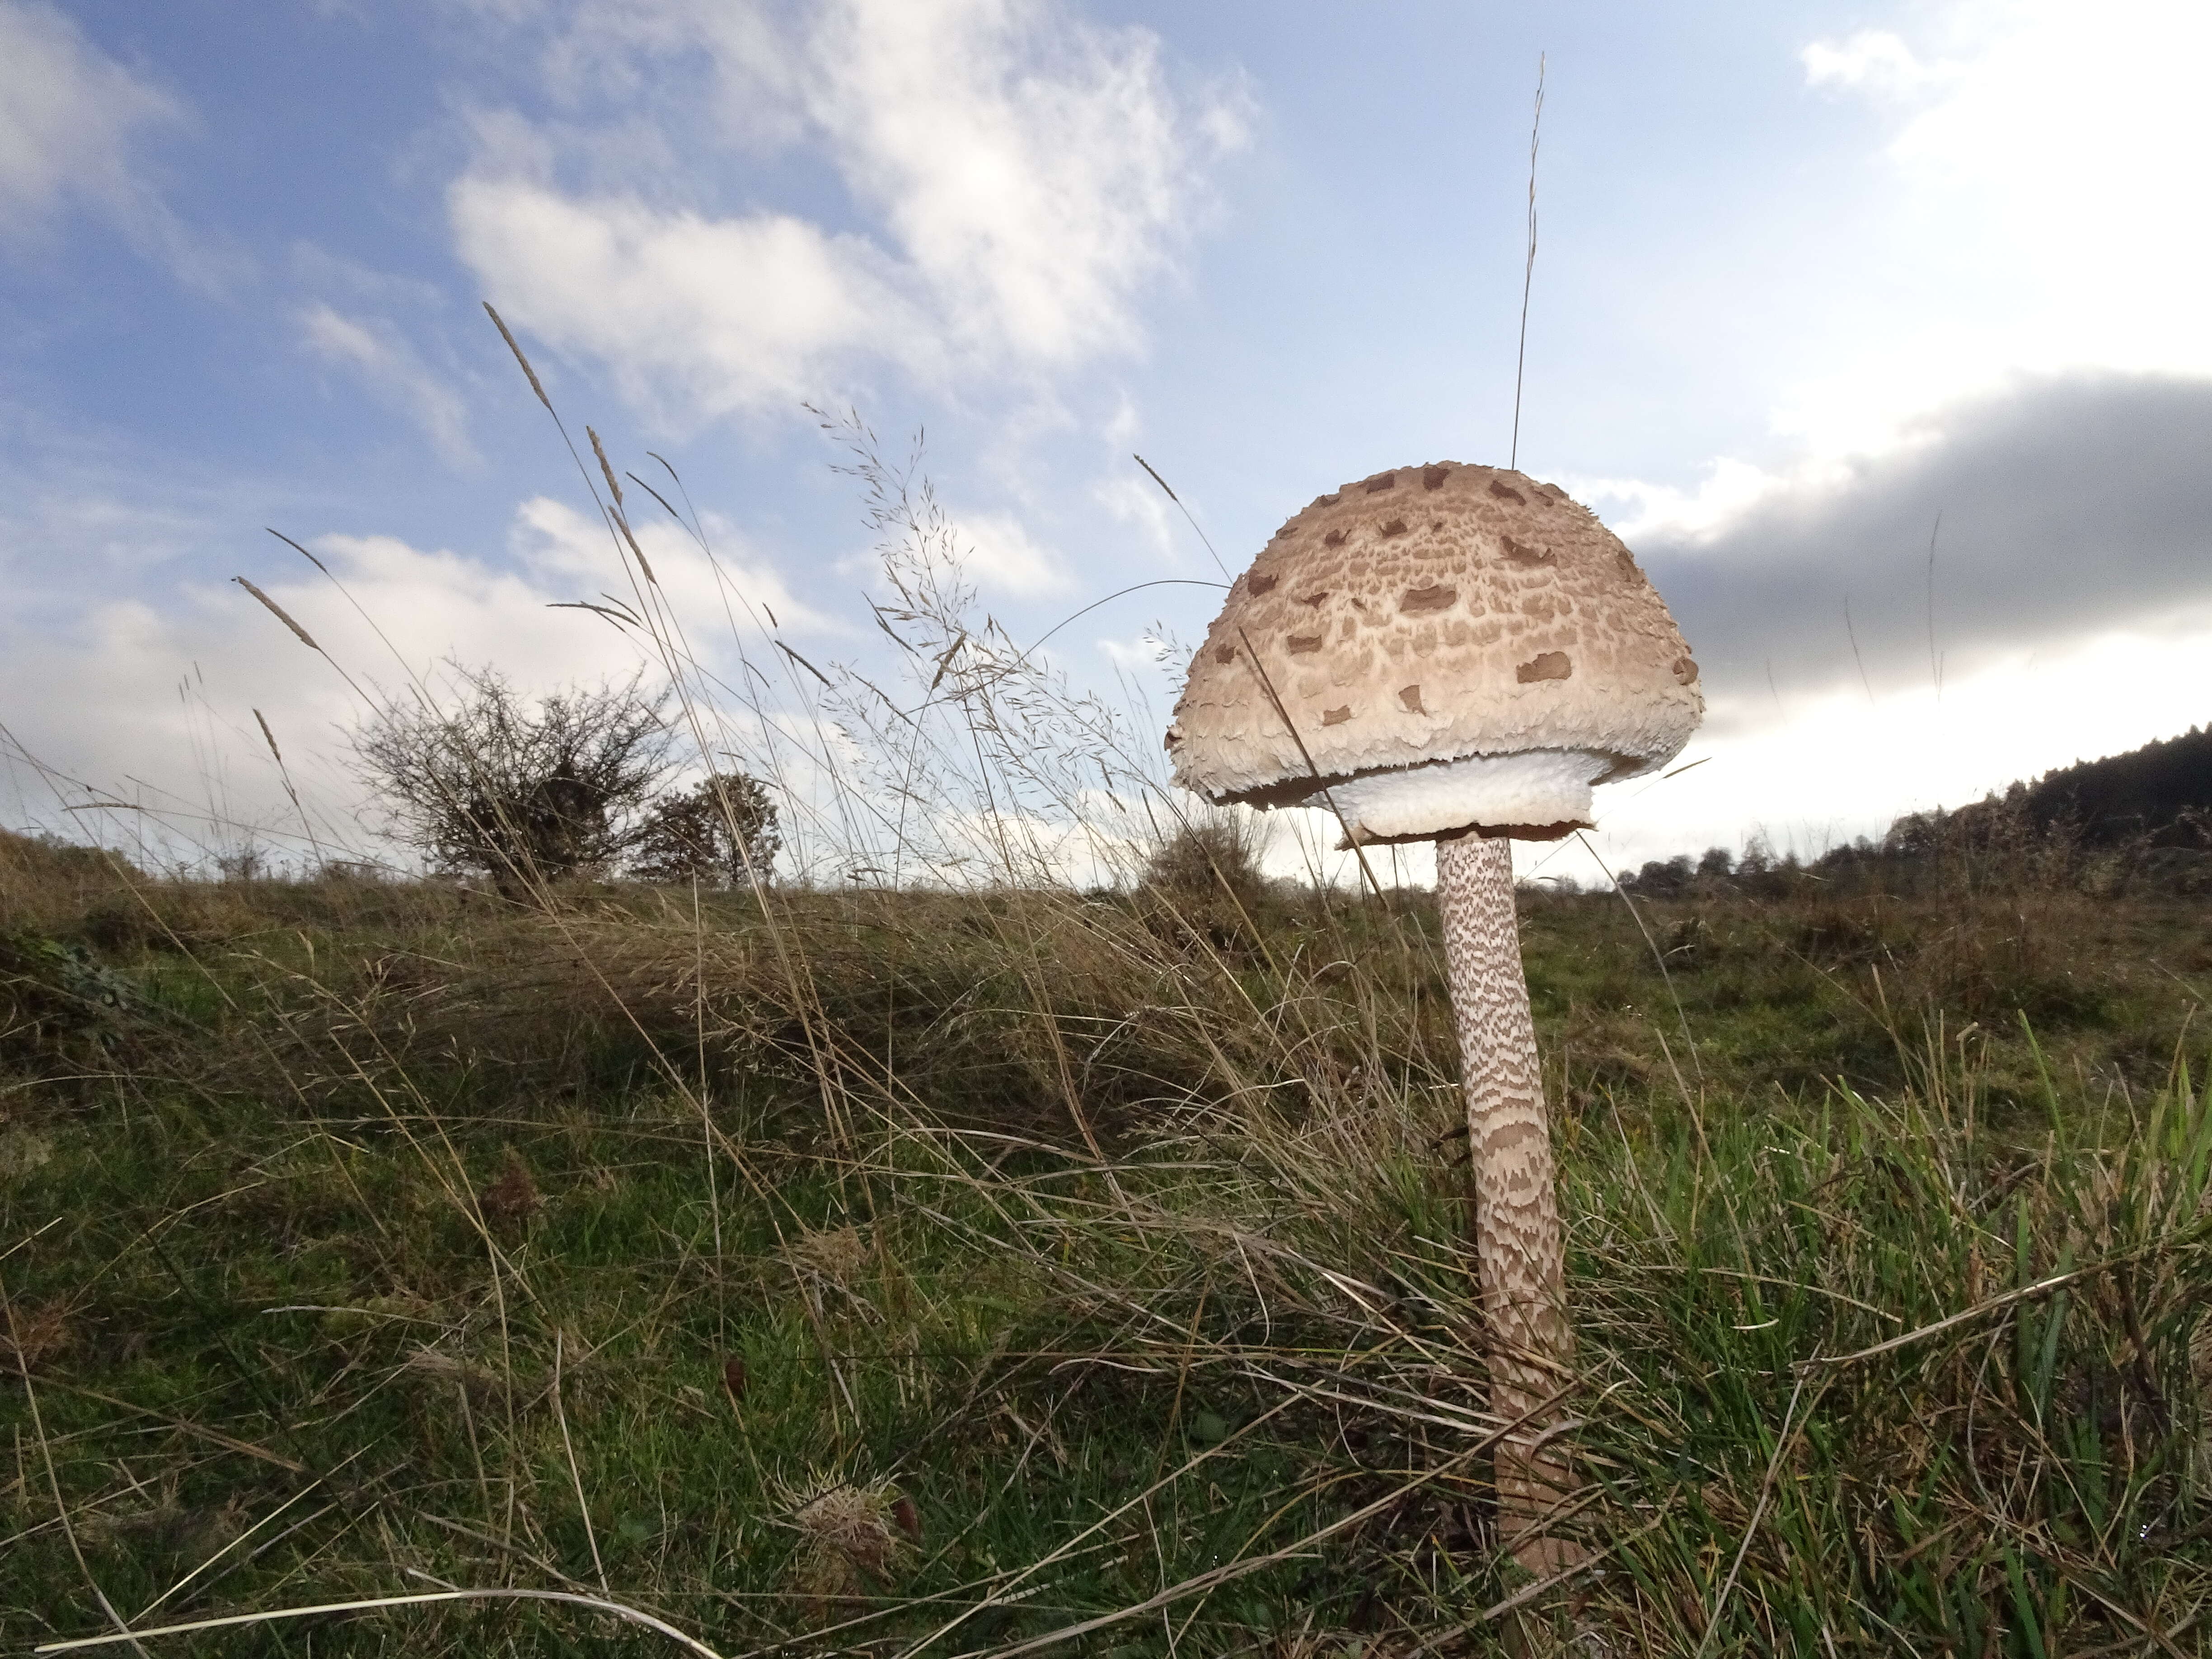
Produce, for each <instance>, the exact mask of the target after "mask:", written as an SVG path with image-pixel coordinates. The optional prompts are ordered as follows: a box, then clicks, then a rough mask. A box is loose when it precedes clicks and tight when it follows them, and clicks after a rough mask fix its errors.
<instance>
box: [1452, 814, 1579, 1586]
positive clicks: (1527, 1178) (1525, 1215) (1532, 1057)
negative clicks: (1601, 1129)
mask: <svg viewBox="0 0 2212 1659" xmlns="http://www.w3.org/2000/svg"><path fill="white" fill-rule="evenodd" d="M1437 905H1438V908H1440V910H1441V911H1442V913H1443V936H1444V963H1445V967H1446V969H1447V971H1448V973H1449V976H1450V981H1451V1001H1452V1016H1453V1018H1454V1021H1455V1023H1456V1024H1457V1026H1458V1028H1459V1051H1460V1072H1461V1076H1462V1079H1463V1080H1464V1082H1465V1085H1466V1088H1467V1126H1468V1146H1469V1147H1470V1148H1471V1149H1472V1152H1473V1155H1474V1195H1475V1246H1474V1249H1475V1263H1476V1271H1477V1275H1478V1288H1479V1290H1480V1295H1481V1302H1482V1311H1483V1316H1484V1320H1485V1323H1486V1326H1487V1333H1486V1334H1487V1347H1488V1353H1487V1358H1488V1362H1489V1368H1490V1409H1491V1411H1492V1413H1493V1414H1494V1415H1496V1416H1498V1417H1500V1418H1503V1419H1505V1420H1506V1421H1507V1422H1509V1423H1511V1422H1515V1421H1517V1420H1519V1419H1524V1418H1525V1419H1528V1420H1527V1421H1526V1422H1525V1423H1524V1424H1522V1426H1521V1427H1520V1428H1519V1429H1517V1430H1516V1431H1514V1432H1513V1433H1511V1434H1510V1435H1509V1436H1508V1437H1506V1438H1505V1439H1504V1440H1502V1441H1501V1442H1500V1443H1498V1459H1497V1462H1498V1469H1497V1476H1498V1528H1499V1530H1500V1533H1501V1534H1502V1535H1503V1537H1504V1541H1505V1544H1506V1547H1508V1548H1509V1549H1510V1550H1511V1551H1512V1552H1513V1554H1514V1557H1515V1559H1517V1560H1518V1561H1519V1562H1520V1564H1521V1565H1522V1566H1523V1567H1526V1568H1528V1570H1529V1571H1532V1572H1534V1573H1537V1574H1539V1575H1548V1574H1549V1573H1551V1572H1553V1571H1558V1570H1559V1568H1561V1567H1563V1566H1566V1565H1571V1563H1572V1561H1573V1560H1575V1559H1577V1557H1578V1552H1577V1551H1575V1550H1574V1548H1573V1547H1572V1546H1571V1544H1569V1543H1567V1542H1566V1541H1564V1540H1561V1539H1556V1538H1552V1537H1549V1536H1547V1534H1546V1533H1545V1530H1544V1528H1545V1523H1546V1521H1547V1517H1548V1515H1549V1513H1550V1512H1551V1511H1552V1510H1553V1509H1554V1508H1555V1507H1556V1506H1557V1505H1558V1504H1559V1502H1560V1500H1561V1499H1562V1498H1564V1497H1565V1492H1566V1490H1567V1481H1566V1474H1567V1472H1566V1468H1565V1464H1564V1463H1562V1462H1560V1461H1559V1458H1558V1456H1557V1455H1556V1454H1555V1453H1548V1452H1546V1451H1544V1450H1541V1449H1540V1448H1539V1446H1538V1441H1539V1440H1540V1438H1541V1437H1542V1436H1543V1435H1544V1433H1545V1431H1547V1429H1550V1428H1552V1427H1553V1426H1554V1425H1556V1424H1557V1422H1558V1420H1559V1418H1560V1417H1561V1416H1562V1415H1563V1414H1564V1413H1562V1412H1561V1411H1560V1410H1559V1407H1558V1406H1557V1405H1556V1404H1555V1405H1553V1406H1552V1407H1548V1408H1544V1402H1545V1401H1547V1399H1550V1398H1551V1397H1552V1396H1553V1395H1556V1394H1558V1393H1559V1388H1560V1384H1561V1383H1562V1382H1563V1381H1564V1380H1565V1367H1566V1366H1567V1364H1569V1362H1570V1361H1571V1359H1572V1358H1573V1353H1574V1340H1573V1335H1572V1333H1571V1331H1570V1329H1569V1328H1568V1325H1567V1309H1566V1252H1565V1241H1564V1239H1563V1237H1562V1236H1561V1233H1560V1231H1559V1197H1558V1194H1557V1193H1556V1191H1555V1190H1554V1171H1553V1163H1552V1133H1551V1126H1550V1123H1549V1122H1548V1121H1547V1118H1546V1115H1545V1111H1544V1085H1543V1074H1542V1073H1541V1071H1540V1070H1539V1069H1538V1063H1537V1059H1536V1030H1535V1026H1534V1023H1533V1022H1532V1021H1531V1019H1530V1018H1529V1014H1528V981H1526V980H1525V979H1524V978H1523V977H1522V972H1521V939H1520V931H1519V928H1518V927H1517V926H1516V920H1515V916H1514V911H1513V847H1512V843H1511V842H1510V841H1508V840H1507V839H1506V838H1505V837H1504V836H1503V835H1485V834H1483V833H1481V832H1480V831H1478V830H1464V831H1462V832H1461V833H1460V834H1458V835H1455V836H1442V837H1439V838H1438V839H1437Z"/></svg>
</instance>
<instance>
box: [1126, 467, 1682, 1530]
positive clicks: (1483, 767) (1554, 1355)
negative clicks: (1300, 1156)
mask: <svg viewBox="0 0 2212 1659" xmlns="http://www.w3.org/2000/svg"><path fill="white" fill-rule="evenodd" d="M1697 679H1698V668H1697V665H1696V663H1694V662H1693V661H1692V659H1691V657H1690V653H1689V648H1688V647H1686V645H1684V644H1683V642H1682V636H1681V635H1680V632H1679V631H1678V630H1677V629H1676V628H1675V626H1674V619H1673V618H1672V617H1670V616H1668V613H1667V607H1666V606H1665V605H1662V603H1661V602H1660V599H1659V596H1658V595H1657V594H1656V592H1653V591H1652V588H1651V585H1650V582H1649V581H1647V580H1645V579H1644V573H1643V572H1642V571H1641V570H1640V569H1638V568H1637V564H1636V561H1635V560H1634V558H1632V556H1630V554H1629V551H1628V550H1627V549H1626V547H1624V546H1623V545H1622V544H1621V543H1620V539H1619V538H1616V537H1615V536H1614V535H1613V533H1612V532H1610V531H1608V530H1607V529H1606V527H1605V526H1603V525H1601V524H1600V523H1599V522H1598V520H1597V519H1596V518H1595V515H1594V514H1592V513H1590V512H1589V509H1587V508H1586V507H1581V506H1578V505H1577V504H1576V503H1575V502H1573V501H1570V500H1569V499H1568V498H1567V496H1566V494H1565V491H1563V490H1561V489H1559V488H1558V487H1556V486H1555V485H1552V484H1547V483H1538V482H1537V481H1536V480H1534V479H1533V478H1530V477H1527V476H1525V475H1524V474H1522V473H1520V472H1515V471H1501V470H1499V469H1497V468H1493V467H1487V466H1473V465H1458V464H1454V463H1444V464H1440V465H1430V466H1415V467H1404V468H1399V469H1396V470H1394V471H1389V472H1378V473H1376V474H1375V475H1374V476H1373V477H1369V478H1364V479H1362V480H1360V481H1359V482H1358V483H1349V484H1346V485H1345V486H1344V487H1343V488H1342V489H1338V490H1335V491H1333V492H1331V493H1330V494H1328V495H1322V496H1319V497H1317V498H1316V500H1315V501H1313V503H1312V504H1311V505H1310V506H1309V507H1307V508H1306V509H1305V510H1304V512H1302V513H1298V514H1297V516H1296V517H1294V518H1292V519H1291V520H1290V521H1289V522H1288V523H1286V524H1285V525H1284V526H1283V527H1282V528H1281V529H1280V530H1279V531H1277V532H1275V534H1274V536H1273V538H1272V539H1271V540H1270V541H1269V542H1268V544H1267V547H1266V548H1265V549H1264V550H1261V554H1260V556H1259V557H1258V558H1257V559H1256V560H1255V561H1254V562H1253V565H1252V568H1250V569H1249V570H1248V571H1246V572H1245V573H1244V574H1243V575H1242V576H1240V577H1238V578H1237V581H1236V583H1235V584H1234V585H1233V586H1231V589H1230V592H1229V599H1228V601H1227V603H1226V604H1225V605H1224V607H1223V609H1222V611H1221V615H1220V616H1219V617H1218V618H1217V619H1216V620H1215V622H1214V623H1213V626H1212V629H1211V630H1209V632H1208V633H1207V635H1206V643H1205V645H1204V646H1203V647H1201V648H1200V650H1199V652H1198V653H1197V655H1196V656H1195V657H1194V659H1192V663H1191V669H1190V676H1189V679H1188V683H1187V684H1185V686H1184V688H1183V694H1182V699H1181V701H1180V702H1177V703H1176V711H1175V719H1174V723H1173V724H1172V725H1170V726H1169V728H1168V733H1167V746H1168V750H1169V752H1170V756H1171V757H1172V758H1173V763H1174V767H1175V772H1176V778H1177V781H1180V782H1181V783H1182V784H1183V785H1184V787H1188V788H1189V789H1192V790H1194V791H1195V792H1197V793H1200V794H1202V795H1204V796H1206V798H1207V799H1210V800H1212V801H1214V802H1216V803H1217V804H1225V803H1228V802H1232V801H1234V802H1243V803H1244V804H1247V805H1255V806H1262V807H1272V806H1285V805H1298V804H1309V805H1328V806H1329V807H1330V808H1332V809H1333V810H1334V811H1335V813H1336V814H1337V816H1338V817H1339V818H1340V820H1341V821H1342V823H1343V825H1344V828H1345V832H1346V836H1348V837H1349V838H1350V839H1351V840H1352V841H1353V842H1411V841H1425V840H1433V841H1434V842H1436V848H1437V904H1438V908H1439V909H1440V911H1441V913H1442V917H1443V939H1444V957H1445V963H1446V968H1447V970H1448V972H1449V978H1450V983H1451V1002H1452V1012H1453V1018H1454V1019H1455V1023H1456V1024H1457V1027H1458V1033H1459V1044H1460V1057H1461V1066H1462V1078H1463V1080H1464V1085H1465V1089H1466V1092H1467V1105H1468V1138H1469V1145H1470V1146H1471V1148H1472V1152H1473V1156H1474V1184H1475V1206H1476V1209H1475V1215H1476V1224H1475V1255H1476V1272H1477V1275H1478V1279H1479V1286H1478V1288H1479V1292H1480V1302H1481V1305H1482V1309H1483V1311H1484V1315H1485V1317H1486V1324H1487V1360H1488V1365H1489V1370H1490V1378H1491V1410H1492V1413H1493V1414H1495V1415H1497V1416H1498V1417H1501V1418H1503V1419H1505V1420H1506V1421H1507V1422H1509V1423H1517V1424H1518V1425H1520V1426H1519V1428H1518V1430H1517V1431H1516V1432H1515V1433H1513V1434H1511V1435H1510V1436H1509V1437H1507V1438H1506V1439H1504V1441H1502V1442H1501V1443H1500V1446H1499V1450H1498V1460H1497V1461H1498V1471H1497V1473H1498V1512H1499V1519H1500V1526H1501V1529H1502V1532H1503V1534H1504V1539H1505V1541H1506V1543H1507V1545H1508V1547H1510V1549H1511V1550H1512V1551H1513V1553H1514V1554H1515V1556H1516V1558H1517V1559H1519V1560H1520V1562H1521V1563H1522V1565H1524V1566H1526V1567H1528V1568H1529V1569H1530V1570H1531V1571H1537V1572H1545V1571H1550V1570H1553V1569H1554V1568H1556V1567H1557V1566H1559V1565H1563V1564H1564V1563H1565V1562H1566V1561H1567V1560H1569V1559H1572V1556H1571V1551H1570V1549H1569V1548H1568V1547H1567V1546H1566V1545H1565V1543H1564V1542H1563V1541H1559V1540H1558V1539H1556V1538H1553V1537H1552V1536H1551V1535H1550V1534H1548V1532H1547V1512H1548V1511H1549V1510H1551V1509H1552V1507H1553V1505H1554V1504H1556V1502H1557V1501H1558V1498H1559V1496H1560V1495H1561V1493H1562V1490H1563V1486H1562V1482H1563V1480H1564V1470H1563V1469H1562V1468H1561V1467H1560V1465H1559V1462H1558V1461H1557V1459H1556V1457H1555V1456H1554V1455H1552V1454H1550V1453H1547V1451H1546V1450H1545V1449H1544V1439H1545V1435H1546V1431H1547V1430H1548V1429H1550V1428H1552V1427H1553V1426H1554V1425H1556V1423H1557V1421H1558V1420H1559V1418H1560V1417H1561V1416H1562V1415H1563V1414H1564V1413H1561V1412H1560V1411H1559V1408H1558V1407H1557V1405H1556V1403H1554V1402H1556V1401H1557V1399H1558V1397H1559V1395H1560V1394H1561V1392H1562V1385H1563V1383H1564V1380H1565V1377H1566V1376H1567V1375H1568V1371H1567V1367H1568V1364H1569V1363H1570V1361H1571V1358H1572V1352H1573V1350H1572V1339H1571V1331H1570V1328H1569V1326H1568V1322H1567V1316H1566V1304H1565V1248H1564V1242H1563V1240H1562V1237H1561V1234H1560V1229H1559V1201H1558V1198H1557V1195H1556V1194H1555V1192H1554V1190H1553V1161H1552V1142H1551V1133H1550V1126H1549V1123H1548V1121H1547V1117H1546V1115H1545V1109H1544V1096H1543V1085H1542V1075H1541V1072H1540V1070H1539V1068H1538V1062H1537V1057H1536V1040H1535V1030H1534V1026H1533V1024H1531V1022H1530V1019H1529V1013H1528V985H1527V981H1525V980H1524V979H1523V978H1522V971H1521V953H1520V943H1519V935H1518V932H1517V929H1516V921H1515V916H1514V908H1513V865H1512V848H1511V845H1510V841H1509V839H1508V838H1509V837H1512V838H1517V839H1520V840H1524V841H1541V840H1551V839H1556V838H1557V837H1559V836H1564V835H1566V834H1568V833H1570V832H1571V831H1572V830H1574V829H1580V828H1583V827H1587V826H1588V825H1589V823H1590V821H1591V799H1590V792H1591V789H1592V787H1593V786H1595V785H1596V784H1599V783H1604V782H1608V781H1613V780H1615V779H1619V778H1626V777H1632V776H1634V775H1637V774H1638V773H1641V772H1646V771H1649V770H1650V769H1653V768H1655V767H1658V766H1662V765H1664V764H1665V763H1667V762H1668V761H1669V760H1671V759H1673V758H1674V756H1675V755H1677V754H1679V753H1680V751H1681V748H1682V745H1683V744H1685V743H1686V742H1687V741H1688V740H1689V737H1690V733H1691V732H1692V731H1693V730H1694V729H1695V728H1696V726H1697V724H1698V721H1699V719H1700V717H1701V716H1702V715H1703V714H1704V712H1705V698H1704V696H1703V695H1702V694H1701V693H1700V692H1699V690H1698V686H1697Z"/></svg>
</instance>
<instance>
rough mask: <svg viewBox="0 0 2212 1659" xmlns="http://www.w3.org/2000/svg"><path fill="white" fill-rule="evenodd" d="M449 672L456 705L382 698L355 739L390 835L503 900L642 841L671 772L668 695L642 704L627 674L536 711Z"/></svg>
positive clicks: (478, 678)
mask: <svg viewBox="0 0 2212 1659" xmlns="http://www.w3.org/2000/svg"><path fill="white" fill-rule="evenodd" d="M453 666H454V673H455V677H456V678H457V679H458V680H459V690H460V696H459V698H458V700H457V701H456V702H454V703H453V706H451V707H450V708H437V707H435V705H433V704H431V703H430V702H428V699H422V700H418V701H416V702H398V701H393V702H387V703H386V704H385V705H384V706H383V707H382V708H380V709H378V710H377V711H376V713H375V714H374V715H372V716H371V717H370V718H369V719H368V720H367V721H366V722H365V723H364V724H363V725H362V726H361V727H360V728H359V729H358V730H356V732H355V733H354V734H353V750H354V755H355V757H356V763H357V766H358V769H359V770H360V772H361V775H362V777H363V778H364V779H365V780H366V781H367V782H368V785H369V787H371V788H373V789H374V790H375V791H376V793H378V795H379V796H380V797H381V798H382V799H383V800H384V802H385V803H386V807H387V809H388V810H389V811H390V814H391V819H392V822H391V824H390V826H389V828H390V831H391V833H392V835H393V836H395V837H396V838H397V839H398V840H399V841H401V842H404V843H406V844H407V845H408V846H410V847H412V848H415V849H416V851H417V852H419V853H421V854H423V855H425V856H426V857H427V858H428V860H430V861H431V863H432V864H433V865H435V866H438V867H439V868H441V869H447V870H474V871H479V872H483V874H485V875H488V876H489V877H490V878H492V880H493V881H494V882H495V884H497V885H498V887H499V890H500V891H501V893H503V894H505V895H506V896H508V897H516V896H520V895H521V894H522V893H524V892H527V891H533V890H542V889H543V887H544V884H546V883H547V882H549V881H551V880H553V879H555V878H558V877H561V876H565V875H570V874H573V873H574V872H578V871H585V870H593V869H599V868H602V867H605V866H607V865H609V864H611V863H613V862H614V861H616V860H618V859H619V858H621V857H622V856H623V854H625V853H627V852H628V851H629V849H630V848H632V847H633V846H635V844H636V842H637V839H638V837H639V836H640V835H641V834H642V833H643V831H644V828H645V824H646V821H647V820H646V818H645V808H646V806H647V803H648V802H649V801H650V800H651V799H652V797H653V793H654V790H655V789H656V787H658V786H659V782H660V781H661V779H662V778H663V777H664V776H665V775H666V774H667V770H668V764H669V763H668V750H669V746H670V744H671V741H672V733H671V732H670V730H669V727H668V724H667V721H666V720H665V718H664V710H665V708H666V706H667V701H668V698H667V694H666V693H665V692H663V693H661V694H660V695H659V696H651V697H648V696H646V695H645V694H644V692H643V691H642V690H641V689H640V685H639V682H638V680H637V678H632V679H631V680H630V681H629V683H628V684H624V685H619V686H614V685H608V684H600V685H598V686H595V687H580V688H571V689H569V690H565V691H559V692H556V693H555V694H554V695H552V696H549V697H546V698H544V699H543V700H542V701H540V702H538V704H537V706H536V707H535V708H532V707H531V706H530V705H528V704H527V703H526V702H524V700H523V699H522V698H521V697H520V696H518V695H517V694H516V692H515V690H514V689H513V686H511V685H510V684H508V683H507V679H506V677H505V676H503V675H501V673H500V672H499V671H498V670H496V669H495V668H490V667H481V668H469V667H464V666H462V665H459V664H456V665H453Z"/></svg>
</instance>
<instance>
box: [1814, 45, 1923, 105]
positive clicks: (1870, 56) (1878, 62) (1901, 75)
mask: <svg viewBox="0 0 2212 1659" xmlns="http://www.w3.org/2000/svg"><path fill="white" fill-rule="evenodd" d="M1798 56H1799V58H1800V59H1801V61H1802V63H1803V64H1804V65H1805V79H1806V82H1808V84H1809V85H1812V86H1816V87H1843V88H1848V89H1850V90H1851V91H1855V92H1856V91H1865V92H1870V93H1875V94H1880V95H1882V96H1886V97H1892V98H1895V97H1902V96H1905V95H1906V94H1911V93H1915V92H1918V91H1920V90H1921V89H1922V88H1925V87H1927V86H1928V85H1929V83H1931V82H1935V81H1937V80H1940V79H1942V73H1943V72H1942V70H1941V69H1939V68H1936V67H1934V66H1931V65H1929V64H1923V62H1921V61H1920V59H1919V58H1917V57H1916V56H1914V54H1913V51H1912V48H1911V47H1910V46H1906V45H1905V42H1904V41H1903V40H1899V38H1898V37H1897V36H1896V35H1894V34H1893V33H1890V32H1889V31H1888V30H1887V29H1861V30H1860V31H1859V32H1858V33H1857V34H1854V35H1851V36H1850V37H1848V38H1847V39H1844V40H1815V41H1814V42H1813V44H1812V45H1810V46H1807V47H1806V48H1805V49H1804V51H1803V52H1801V53H1799V54H1798Z"/></svg>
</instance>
